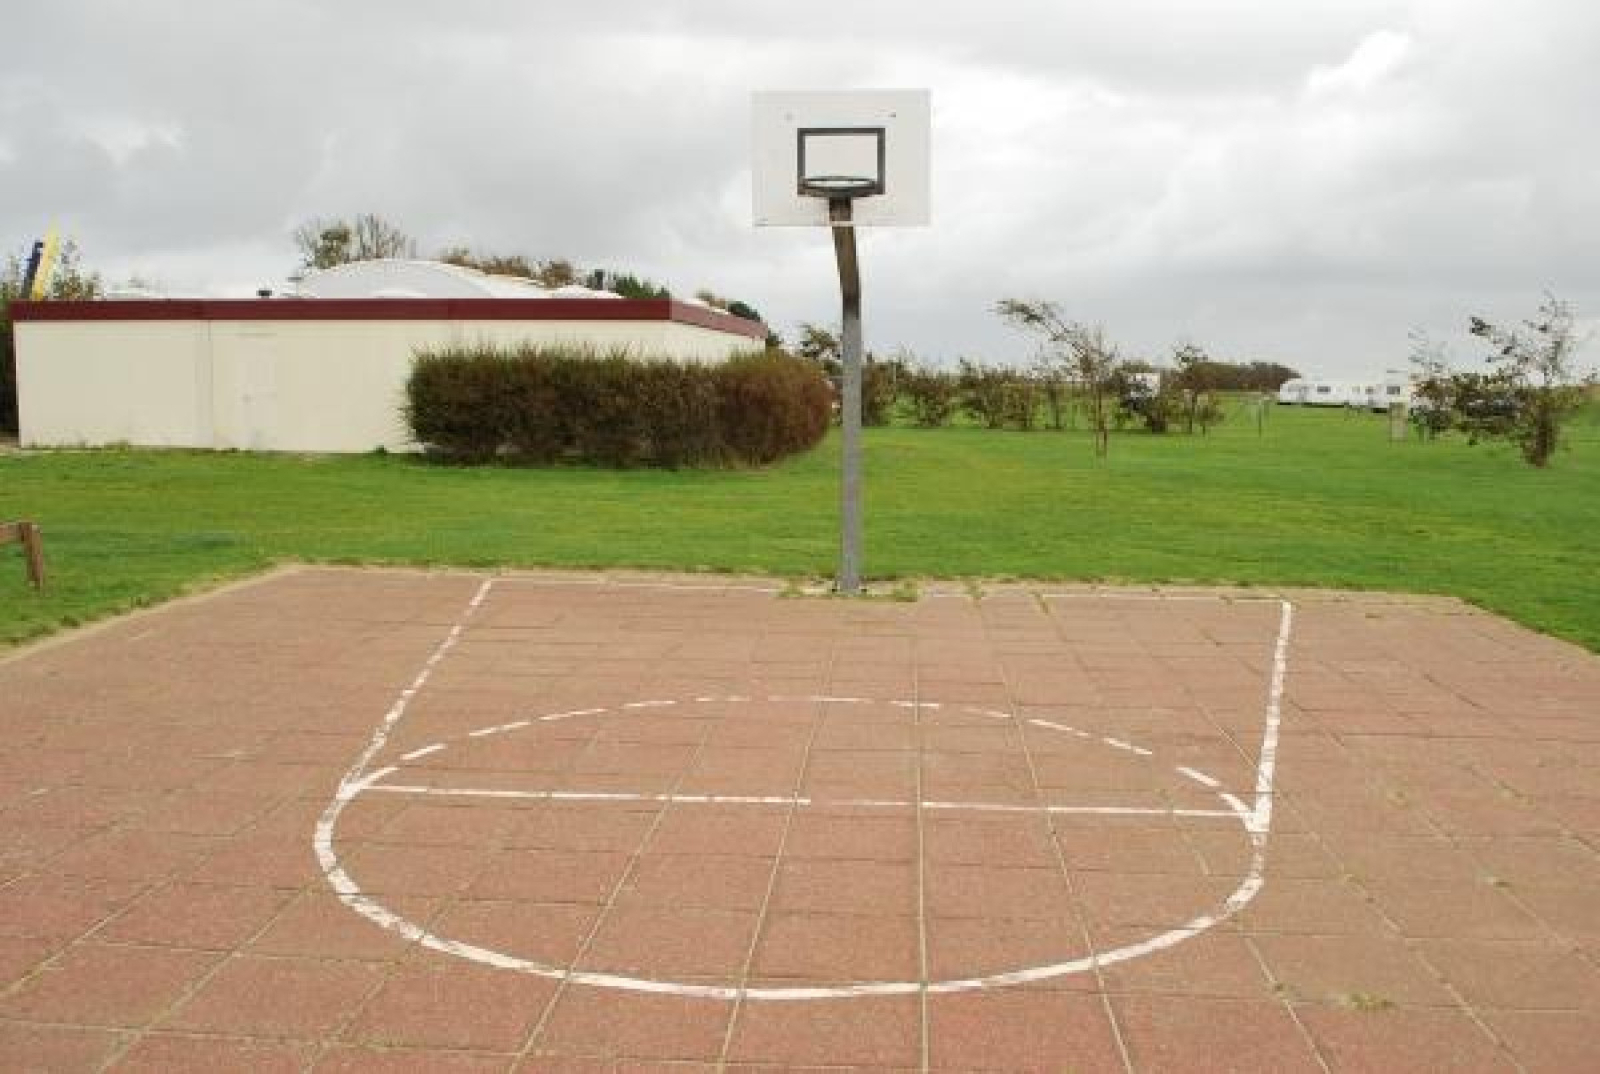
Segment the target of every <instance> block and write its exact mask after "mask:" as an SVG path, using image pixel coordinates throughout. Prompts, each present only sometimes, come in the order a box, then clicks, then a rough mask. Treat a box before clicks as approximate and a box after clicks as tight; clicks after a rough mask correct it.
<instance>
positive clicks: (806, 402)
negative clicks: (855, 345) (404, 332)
mask: <svg viewBox="0 0 1600 1074" xmlns="http://www.w3.org/2000/svg"><path fill="white" fill-rule="evenodd" d="M829 408H830V395H829V391H828V386H827V382H826V381H825V380H824V379H823V378H822V375H821V373H820V372H819V371H818V369H817V367H816V366H814V365H813V364H811V363H809V362H803V361H800V360H798V359H795V358H791V357H789V356H788V355H784V354H782V353H764V354H753V355H749V356H743V357H738V358H734V359H732V360H730V361H728V362H726V363H724V364H721V365H701V364H695V363H685V362H677V361H672V360H668V359H659V358H645V359H641V358H634V357H630V356H629V355H628V354H627V353H625V352H622V351H610V352H606V353H604V354H601V353H598V352H596V351H594V350H593V349H591V348H582V347H571V346H567V347H552V346H542V347H541V346H531V345H529V346H523V347H520V348H516V349H514V350H501V349H498V348H495V347H492V346H478V347H468V348H457V349H448V350H443V351H437V352H431V353H423V354H419V355H418V357H417V361H416V364H415V366H414V367H413V370H412V374H411V378H410V380H409V382H408V383H407V385H406V404H405V416H406V422H407V424H408V425H409V426H410V428H411V431H412V435H413V437H414V438H415V439H416V440H417V442H418V443H420V444H422V445H423V446H424V447H425V448H426V449H427V450H429V451H430V452H431V453H433V454H435V455H438V456H439V457H441V458H444V459H446V460H449V461H452V462H463V463H478V462H486V461H488V460H490V459H496V458H500V459H505V460H508V461H514V462H526V463H549V462H554V461H559V460H564V459H571V460H574V461H583V462H591V463H598V464H600V465H605V466H617V467H626V466H639V465H655V466H667V467H678V466H692V465H706V464H719V463H727V462H746V463H767V462H772V461H774V460H776V459H780V458H783V457H784V456H785V455H789V454H793V453H795V452H799V451H805V450H807V449H809V448H811V447H814V446H815V445H816V444H817V442H818V441H820V440H821V439H822V437H823V435H824V434H825V433H826V432H827V423H828V413H829Z"/></svg>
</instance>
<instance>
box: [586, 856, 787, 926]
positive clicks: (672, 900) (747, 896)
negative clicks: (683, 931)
mask: <svg viewBox="0 0 1600 1074" xmlns="http://www.w3.org/2000/svg"><path fill="white" fill-rule="evenodd" d="M791 843H792V839H791ZM789 851H790V845H789V844H786V845H785V852H786V853H788V852H789ZM772 868H773V860H771V859H767V858H757V857H745V856H740V857H724V856H715V857H712V856H706V855H699V854H641V855H640V856H639V857H638V858H636V859H634V868H633V872H632V873H630V874H629V876H628V880H627V883H626V884H625V885H624V886H623V888H622V890H621V891H620V892H618V895H617V901H618V902H619V903H622V904H624V905H641V906H678V907H696V908H701V909H713V910H759V909H761V906H762V904H763V903H765V902H766V899H767V889H768V887H769V886H770V885H771V882H772Z"/></svg>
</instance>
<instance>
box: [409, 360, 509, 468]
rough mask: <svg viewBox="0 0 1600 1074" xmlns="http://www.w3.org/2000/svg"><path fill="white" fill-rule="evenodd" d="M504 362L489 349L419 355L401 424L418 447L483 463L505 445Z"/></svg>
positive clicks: (506, 367)
mask: <svg viewBox="0 0 1600 1074" xmlns="http://www.w3.org/2000/svg"><path fill="white" fill-rule="evenodd" d="M510 379H511V378H510V369H509V363H508V361H507V360H506V359H505V358H504V357H503V356H501V355H500V354H499V353H497V352H495V351H492V350H478V351H474V352H469V353H460V354H448V353H445V354H424V355H420V356H419V357H418V359H417V362H416V364H415V365H414V366H413V367H412V370H411V377H410V379H409V380H408V381H407V382H406V405H405V417H406V424H407V425H408V426H409V427H410V429H411V435H412V436H414V437H415V438H416V440H417V442H418V443H420V444H426V445H427V446H428V447H430V448H433V449H434V450H436V451H437V452H438V453H439V454H441V455H443V456H444V457H446V458H449V459H452V460H455V461H458V462H484V461H486V460H488V459H491V458H493V457H494V456H495V455H496V454H497V453H498V452H499V451H500V448H501V446H502V445H503V444H504V443H505V441H506V435H505V431H506V426H507V422H506V420H505V414H504V409H505V404H506V401H507V399H508V396H509V393H508V391H507V386H508V383H509V381H510Z"/></svg>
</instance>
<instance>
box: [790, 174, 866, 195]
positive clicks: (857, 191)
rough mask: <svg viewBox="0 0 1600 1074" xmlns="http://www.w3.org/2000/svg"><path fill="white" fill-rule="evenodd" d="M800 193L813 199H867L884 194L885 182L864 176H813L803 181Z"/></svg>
mask: <svg viewBox="0 0 1600 1074" xmlns="http://www.w3.org/2000/svg"><path fill="white" fill-rule="evenodd" d="M799 192H800V193H801V194H804V195H806V196H807V197H812V198H829V199H832V198H845V199H847V200H848V199H853V198H865V197H870V196H871V195H873V194H882V193H883V182H882V180H879V179H870V178H868V177H867V176H864V175H812V176H808V177H806V178H805V179H802V180H801V181H800V184H799Z"/></svg>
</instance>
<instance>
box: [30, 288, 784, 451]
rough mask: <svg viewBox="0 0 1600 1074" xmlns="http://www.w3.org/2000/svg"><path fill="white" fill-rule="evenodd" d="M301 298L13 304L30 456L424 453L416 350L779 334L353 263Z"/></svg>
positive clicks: (658, 302)
mask: <svg viewBox="0 0 1600 1074" xmlns="http://www.w3.org/2000/svg"><path fill="white" fill-rule="evenodd" d="M297 290H298V294H296V295H294V296H293V297H287V296H286V297H281V298H258V299H151V298H147V297H140V298H135V299H129V300H122V301H100V302H17V303H14V304H13V305H12V307H11V312H12V317H13V320H14V322H15V331H16V359H17V399H18V410H19V419H20V422H19V423H20V434H21V442H22V444H23V445H24V446H35V447H47V446H66V445H74V446H77V445H81V446H103V445H109V444H130V445H135V446H140V447H196V448H218V449H227V448H237V449H242V450H251V451H313V452H364V451H371V450H373V449H374V448H378V447H382V448H384V449H386V450H389V451H405V450H414V449H415V448H416V445H415V444H414V443H412V442H411V440H410V436H409V434H408V433H407V431H406V428H405V424H404V421H403V420H402V417H401V412H400V408H401V405H402V403H403V400H404V391H405V383H406V379H407V377H408V376H409V375H410V370H411V363H412V360H413V357H414V355H415V354H416V352H417V351H418V350H421V349H429V348H438V347H444V346H449V345H454V344H475V343H495V344H500V345H506V346H511V345H516V344H521V343H579V344H587V345H590V346H593V347H595V348H597V349H600V350H607V349H611V348H616V347H623V348H627V349H629V350H631V351H633V352H635V353H638V354H648V355H653V356H667V357H673V358H677V359H680V360H689V361H723V360H725V359H726V358H728V357H729V356H730V355H733V354H737V353H740V352H744V351H749V350H753V349H759V348H760V347H761V345H762V341H763V340H764V338H765V336H766V328H765V326H763V325H760V324H757V323H755V322H753V321H748V320H744V319H742V318H739V317H734V316H732V315H730V314H727V313H723V312H720V311H718V310H713V309H709V308H707V307H706V306H704V305H703V304H699V303H687V302H678V301H675V300H671V299H624V298H619V297H618V296H616V295H613V294H610V293H609V292H596V291H590V290H588V289H586V288H578V289H576V290H573V289H568V288H562V289H560V290H559V291H546V290H544V289H543V288H541V287H539V286H538V285H537V284H535V283H533V282H532V281H528V280H521V279H515V278H512V277H503V276H489V275H486V274H484V273H481V272H476V271H474V270H472V269H464V268H459V267H457V266H454V265H445V264H441V263H438V262H422V261H373V262H358V263H356V264H353V265H345V266H340V267H339V268H335V269H330V270H327V271H325V272H320V273H316V274H314V275H312V276H310V277H308V278H306V279H305V280H303V281H302V282H301V283H300V284H299V287H298V289H297Z"/></svg>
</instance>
